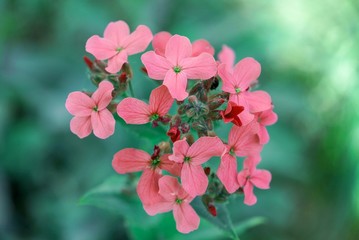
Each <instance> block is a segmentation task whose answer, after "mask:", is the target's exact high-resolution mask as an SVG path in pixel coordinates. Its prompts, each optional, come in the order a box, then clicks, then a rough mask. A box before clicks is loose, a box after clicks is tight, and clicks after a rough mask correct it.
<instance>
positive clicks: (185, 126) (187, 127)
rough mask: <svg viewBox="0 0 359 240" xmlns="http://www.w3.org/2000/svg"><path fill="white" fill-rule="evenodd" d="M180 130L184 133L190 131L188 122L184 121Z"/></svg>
mask: <svg viewBox="0 0 359 240" xmlns="http://www.w3.org/2000/svg"><path fill="white" fill-rule="evenodd" d="M180 130H181V132H182V133H188V132H189V130H190V126H189V124H188V123H182V124H181V126H180Z"/></svg>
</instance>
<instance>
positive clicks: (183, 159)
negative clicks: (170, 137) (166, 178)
mask: <svg viewBox="0 0 359 240" xmlns="http://www.w3.org/2000/svg"><path fill="white" fill-rule="evenodd" d="M224 151H225V147H224V145H223V143H222V141H221V140H220V139H219V138H218V137H201V138H199V139H198V140H197V141H196V142H195V143H193V144H192V145H191V146H189V145H188V143H187V141H186V139H182V140H178V141H176V142H175V143H174V144H173V154H172V155H171V156H169V157H168V158H169V159H170V160H172V161H175V162H177V163H183V167H182V171H181V181H182V185H183V188H184V189H185V190H186V191H187V192H188V193H189V194H190V195H191V196H197V195H202V194H204V193H205V192H206V189H207V186H208V178H207V176H206V174H205V172H204V170H203V168H202V164H203V163H205V162H207V161H208V160H209V159H210V158H211V157H213V156H221V154H222V153H223V152H224Z"/></svg>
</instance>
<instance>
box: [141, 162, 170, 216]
mask: <svg viewBox="0 0 359 240" xmlns="http://www.w3.org/2000/svg"><path fill="white" fill-rule="evenodd" d="M161 176H162V175H161V174H160V173H159V172H158V171H155V170H152V169H150V168H146V169H145V170H144V171H143V173H142V175H141V177H140V180H139V181H138V185H137V194H138V197H139V198H140V199H141V201H142V204H143V205H144V206H145V205H146V207H147V208H146V209H147V210H149V211H150V213H151V215H154V214H156V213H157V212H156V211H155V210H156V207H158V209H157V210H159V211H160V210H161V209H162V208H161V204H160V205H158V204H159V203H163V202H167V201H165V200H164V199H163V197H162V196H161V195H160V194H159V193H158V191H159V187H158V181H159V179H160V177H161ZM154 205H157V206H156V207H153V206H154ZM151 206H152V208H151ZM165 206H168V204H165ZM146 209H145V210H146Z"/></svg>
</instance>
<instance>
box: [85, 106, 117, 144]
mask: <svg viewBox="0 0 359 240" xmlns="http://www.w3.org/2000/svg"><path fill="white" fill-rule="evenodd" d="M115 123H116V121H115V118H114V117H113V115H112V113H111V112H110V111H109V110H107V109H103V110H101V111H98V112H95V111H93V112H92V113H91V124H92V128H93V133H94V134H95V136H96V137H98V138H101V139H105V138H108V137H109V136H111V135H112V134H113V133H114V132H115Z"/></svg>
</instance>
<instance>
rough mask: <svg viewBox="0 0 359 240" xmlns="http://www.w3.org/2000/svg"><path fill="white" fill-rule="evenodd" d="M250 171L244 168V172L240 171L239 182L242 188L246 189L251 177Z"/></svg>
mask: <svg viewBox="0 0 359 240" xmlns="http://www.w3.org/2000/svg"><path fill="white" fill-rule="evenodd" d="M249 174H250V172H249V170H248V169H246V168H244V169H243V170H242V171H240V172H239V173H238V175H237V181H238V184H239V186H240V187H242V188H243V187H244V186H245V185H246V184H247V181H248V180H247V178H248V177H249Z"/></svg>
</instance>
